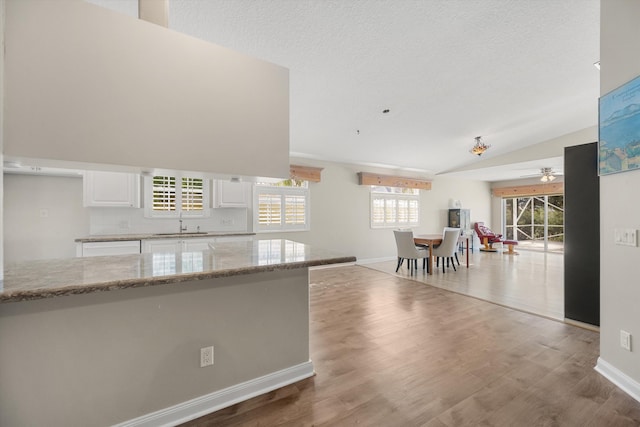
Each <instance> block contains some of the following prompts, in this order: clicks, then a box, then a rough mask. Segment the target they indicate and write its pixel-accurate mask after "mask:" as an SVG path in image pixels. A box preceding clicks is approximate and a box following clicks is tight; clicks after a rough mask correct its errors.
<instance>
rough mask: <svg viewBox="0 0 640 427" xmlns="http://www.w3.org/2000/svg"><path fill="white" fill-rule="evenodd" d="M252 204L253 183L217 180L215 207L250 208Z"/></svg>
mask: <svg viewBox="0 0 640 427" xmlns="http://www.w3.org/2000/svg"><path fill="white" fill-rule="evenodd" d="M250 204H251V183H247V182H231V181H216V186H215V196H214V207H216V208H248V207H249V206H250Z"/></svg>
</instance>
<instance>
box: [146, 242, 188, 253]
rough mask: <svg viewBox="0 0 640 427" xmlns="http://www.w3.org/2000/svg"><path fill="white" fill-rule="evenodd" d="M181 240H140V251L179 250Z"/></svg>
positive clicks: (180, 248)
mask: <svg viewBox="0 0 640 427" xmlns="http://www.w3.org/2000/svg"><path fill="white" fill-rule="evenodd" d="M181 250H182V240H180V239H150V240H143V241H142V252H143V253H150V252H174V253H175V252H180V251H181Z"/></svg>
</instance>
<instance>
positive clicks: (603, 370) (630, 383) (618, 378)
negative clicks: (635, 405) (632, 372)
mask: <svg viewBox="0 0 640 427" xmlns="http://www.w3.org/2000/svg"><path fill="white" fill-rule="evenodd" d="M594 369H595V370H596V371H597V372H598V373H599V374H600V375H602V376H603V377H605V378H606V379H608V380H609V381H611V382H612V383H614V384H615V385H616V386H618V388H620V390H622V391H624V392H625V393H627V394H628V395H629V396H631V397H633V398H634V399H635V400H637V401H638V402H640V383H638V382H637V381H635V380H634V379H633V378H631V377H630V376H628V375H627V374H625V373H624V372H622V371H620V370H619V369H618V368H616V367H615V366H613V365H612V364H610V363H609V362H606V361H605V360H603V359H602V357H598V363H597V364H596V367H595V368H594Z"/></svg>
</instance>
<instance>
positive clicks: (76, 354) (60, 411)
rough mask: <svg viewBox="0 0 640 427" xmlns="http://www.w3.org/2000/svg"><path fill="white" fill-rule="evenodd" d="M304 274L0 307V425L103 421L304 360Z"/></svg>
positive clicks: (306, 342) (149, 410)
mask: <svg viewBox="0 0 640 427" xmlns="http://www.w3.org/2000/svg"><path fill="white" fill-rule="evenodd" d="M141 268H143V267H141ZM308 280H309V279H308V271H307V269H306V268H299V269H292V270H282V271H272V272H266V273H256V274H249V275H240V276H234V277H221V278H216V279H208V280H197V281H187V282H182V283H180V284H168V285H163V286H149V287H143V288H133V289H122V290H115V291H114V290H112V291H110V292H96V293H91V294H86V295H72V296H65V297H60V298H48V299H42V300H36V301H22V302H15V303H6V304H1V305H0V336H1V337H2V345H0V360H1V361H2V363H0V384H1V386H0V425H2V426H3V427H10V426H11V427H13V426H48V427H56V426H60V427H68V426H110V425H114V424H116V423H120V422H125V421H127V420H131V419H134V418H136V417H141V416H143V415H146V414H149V413H152V412H154V411H158V410H162V409H165V408H169V407H171V406H172V405H178V404H181V403H183V402H186V401H189V400H191V399H194V398H197V397H200V396H208V395H209V393H213V392H216V391H220V390H223V389H226V388H228V387H233V386H235V385H237V384H242V383H245V382H250V381H252V380H255V379H257V378H260V377H262V376H264V375H268V374H272V373H275V372H278V371H280V370H283V369H288V368H291V367H294V366H296V365H298V364H303V363H308V362H309V306H308V301H309V287H308V286H307V284H308ZM210 345H213V346H214V347H215V350H214V351H215V363H214V365H213V366H210V367H206V368H200V366H199V360H200V359H199V356H200V348H202V347H207V346H210ZM278 379H281V380H282V379H284V378H282V377H278ZM252 386H253V387H255V384H252V385H249V387H248V388H244V389H240V391H239V390H238V389H236V390H234V392H231V393H228V394H226V396H231V397H226V396H224V395H223V396H222V398H221V399H220V398H219V399H220V400H221V401H223V402H226V401H228V399H230V398H232V397H235V396H238V394H243V393H248V392H249V391H253V390H254V388H252ZM247 390H249V391H247ZM208 397H209V396H208ZM211 400H213V399H211ZM211 400H209V402H210V403H209V404H210V405H213V404H215V403H217V402H216V401H215V400H214V401H213V402H211ZM206 403H207V402H206V401H205V402H202V401H201V402H199V405H196V406H195V408H200V409H201V408H203V406H200V405H203V404H206ZM194 410H195V409H194V407H193V406H192V407H191V408H186V409H185V408H184V407H183V408H182V412H178V414H173V416H174V417H176V416H180V415H182V416H184V415H185V414H186V413H192V412H191V411H194ZM171 415H172V414H165V418H164V419H163V421H167V419H168V420H171V419H172V417H171ZM175 419H176V418H173V420H174V421H175ZM178 419H179V418H178ZM153 422H154V421H153V420H149V419H147V420H146V424H145V425H153ZM156 423H157V424H155V425H169V424H165V423H161V422H159V421H158V420H156ZM137 425H140V424H137Z"/></svg>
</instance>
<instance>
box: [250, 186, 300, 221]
mask: <svg viewBox="0 0 640 427" xmlns="http://www.w3.org/2000/svg"><path fill="white" fill-rule="evenodd" d="M261 195H273V196H275V197H279V198H280V200H281V206H282V207H281V209H280V223H279V224H260V221H259V216H260V196H261ZM287 196H296V197H303V200H304V224H287V223H286V211H287V210H286V198H287ZM310 199H311V197H310V191H309V188H308V184H307V186H305V187H287V186H276V185H261V184H256V185H255V186H254V190H253V230H254V231H255V232H259V233H274V232H282V231H309V230H310V229H311V212H310V211H311V204H310Z"/></svg>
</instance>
